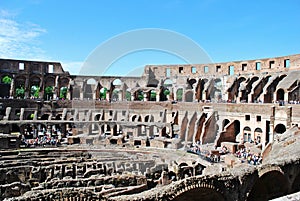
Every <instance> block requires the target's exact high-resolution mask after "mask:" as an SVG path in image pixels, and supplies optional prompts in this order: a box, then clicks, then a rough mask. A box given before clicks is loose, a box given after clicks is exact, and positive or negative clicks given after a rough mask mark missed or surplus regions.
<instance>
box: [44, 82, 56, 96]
mask: <svg viewBox="0 0 300 201" xmlns="http://www.w3.org/2000/svg"><path fill="white" fill-rule="evenodd" d="M54 86H55V78H54V77H48V78H46V81H45V88H44V99H45V100H51V99H53V90H54Z"/></svg>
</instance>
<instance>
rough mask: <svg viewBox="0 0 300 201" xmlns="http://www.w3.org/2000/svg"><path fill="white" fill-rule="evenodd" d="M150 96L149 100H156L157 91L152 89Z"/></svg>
mask: <svg viewBox="0 0 300 201" xmlns="http://www.w3.org/2000/svg"><path fill="white" fill-rule="evenodd" d="M148 97H149V101H156V91H155V90H150V91H149V95H148Z"/></svg>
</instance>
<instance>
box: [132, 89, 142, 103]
mask: <svg viewBox="0 0 300 201" xmlns="http://www.w3.org/2000/svg"><path fill="white" fill-rule="evenodd" d="M134 95H135V100H137V101H143V100H144V92H143V91H142V90H137V91H136V92H135V93H134Z"/></svg>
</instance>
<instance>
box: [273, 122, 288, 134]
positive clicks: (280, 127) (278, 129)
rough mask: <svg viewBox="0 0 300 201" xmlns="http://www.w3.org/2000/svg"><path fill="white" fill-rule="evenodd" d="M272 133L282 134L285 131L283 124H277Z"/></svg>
mask: <svg viewBox="0 0 300 201" xmlns="http://www.w3.org/2000/svg"><path fill="white" fill-rule="evenodd" d="M274 131H275V132H276V133H277V134H282V133H284V132H285V131H286V127H285V125H283V124H277V125H276V127H275V129H274Z"/></svg>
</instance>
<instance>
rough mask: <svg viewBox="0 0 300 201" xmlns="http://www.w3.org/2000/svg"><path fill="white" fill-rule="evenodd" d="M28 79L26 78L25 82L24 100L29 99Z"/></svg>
mask: <svg viewBox="0 0 300 201" xmlns="http://www.w3.org/2000/svg"><path fill="white" fill-rule="evenodd" d="M29 87H30V86H29V78H26V80H25V96H24V98H29V95H30V94H29V92H30V88H29Z"/></svg>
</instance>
